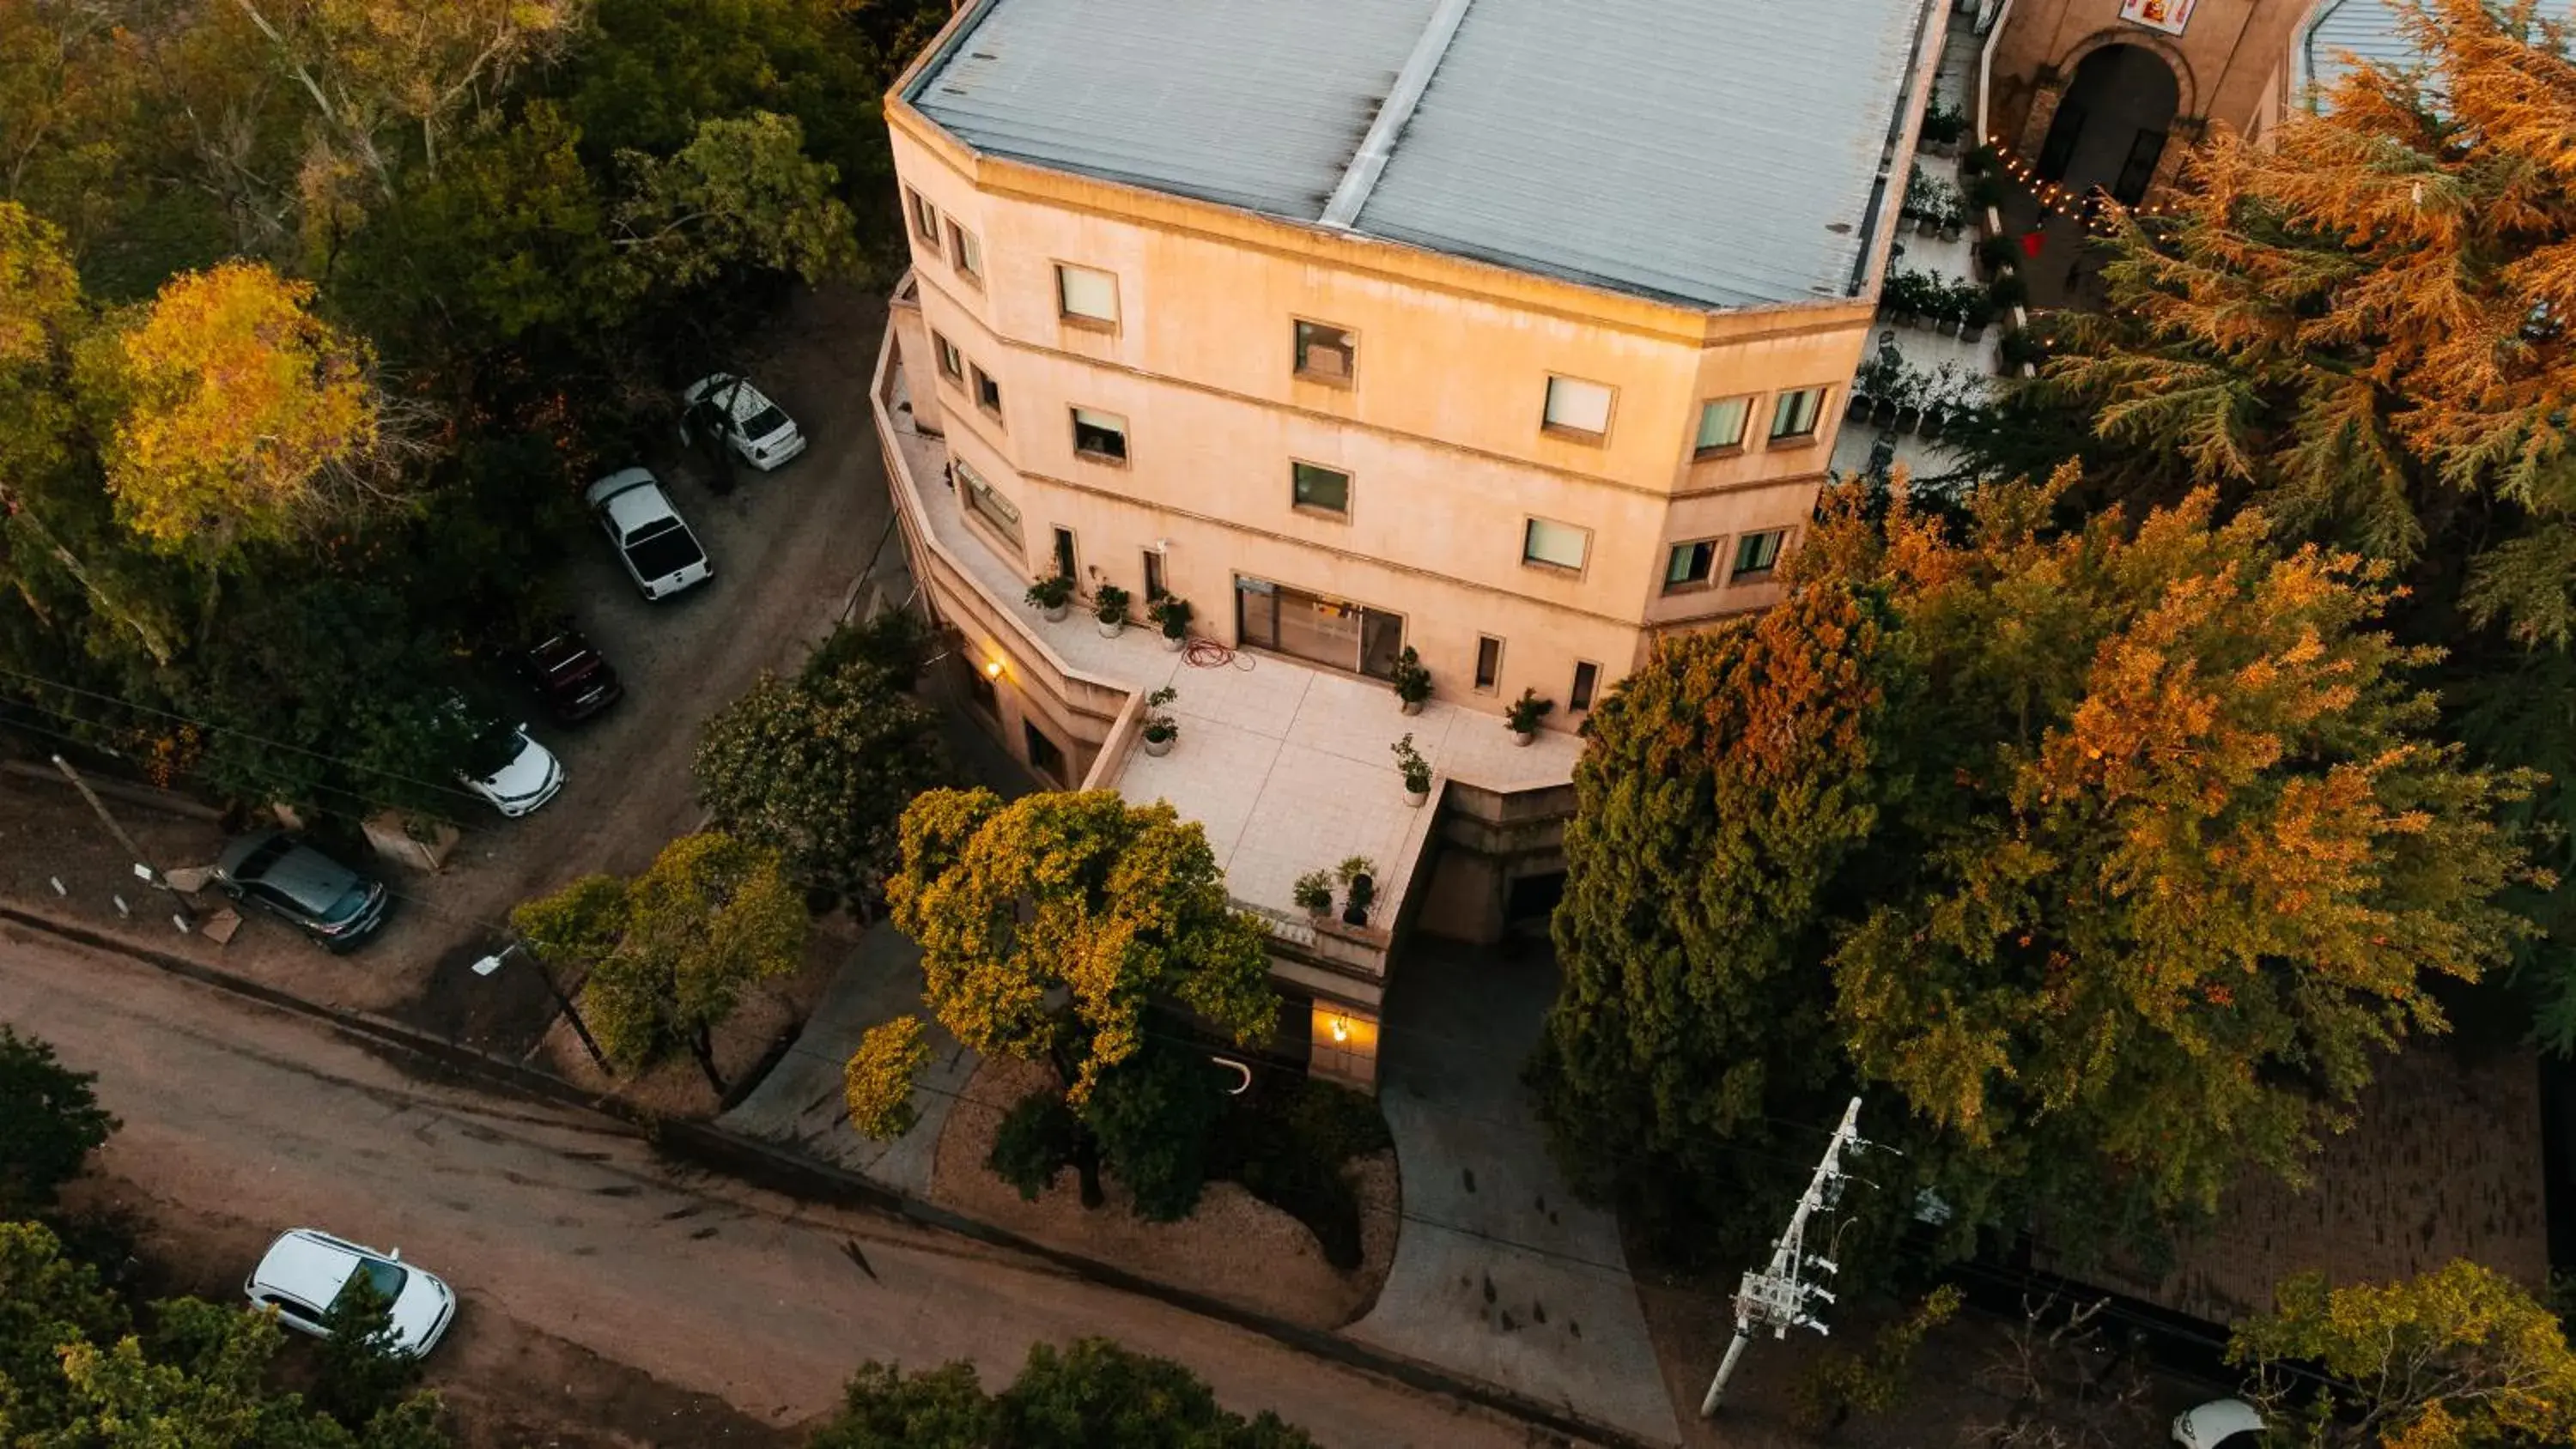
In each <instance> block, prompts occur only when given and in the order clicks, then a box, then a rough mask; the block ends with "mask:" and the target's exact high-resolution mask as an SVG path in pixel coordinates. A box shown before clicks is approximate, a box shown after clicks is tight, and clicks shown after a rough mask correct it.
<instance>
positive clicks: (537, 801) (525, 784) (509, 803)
mask: <svg viewBox="0 0 2576 1449" xmlns="http://www.w3.org/2000/svg"><path fill="white" fill-rule="evenodd" d="M503 751H507V752H508V754H509V763H508V764H506V765H503V766H502V767H501V768H499V769H497V770H495V771H493V772H492V773H491V774H489V775H486V776H484V777H483V778H481V779H479V780H478V779H476V778H475V777H474V776H472V775H460V776H458V777H457V778H458V779H461V780H463V781H464V782H465V787H466V788H467V789H469V790H472V791H473V792H474V793H475V794H477V795H480V796H482V797H483V798H484V799H485V800H488V801H490V802H491V804H492V808H493V809H495V810H498V811H500V812H501V813H502V814H503V815H506V816H508V817H510V818H511V819H513V820H516V819H518V818H519V817H520V816H522V815H525V814H528V813H529V812H531V811H533V810H535V809H536V808H537V807H538V806H540V805H543V804H544V803H546V802H547V801H549V800H551V799H553V798H555V792H556V791H558V790H561V789H562V788H563V782H564V767H563V761H561V760H558V759H556V758H555V754H554V751H552V750H549V749H547V748H546V747H545V746H543V745H541V744H538V743H537V742H536V741H535V740H532V739H530V738H528V727H527V726H526V725H519V726H516V727H515V728H513V729H511V730H510V731H509V732H508V734H507V735H506V736H505V737H504V738H503V739H501V740H500V741H499V742H498V743H497V747H496V748H495V749H494V751H493V753H494V754H495V755H498V754H500V753H501V752H503Z"/></svg>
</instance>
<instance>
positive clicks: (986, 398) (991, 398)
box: [974, 367, 1002, 422]
mask: <svg viewBox="0 0 2576 1449" xmlns="http://www.w3.org/2000/svg"><path fill="white" fill-rule="evenodd" d="M974 372H975V406H977V407H979V408H982V409H983V410H984V411H986V412H988V413H991V414H992V415H993V418H994V420H995V421H996V422H998V421H1000V420H1001V416H1002V385H1001V384H1000V383H998V382H995V381H993V374H991V373H989V372H986V371H985V370H984V369H982V368H980V367H978V368H976V369H974Z"/></svg>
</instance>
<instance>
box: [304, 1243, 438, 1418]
mask: <svg viewBox="0 0 2576 1449" xmlns="http://www.w3.org/2000/svg"><path fill="white" fill-rule="evenodd" d="M393 1309H394V1305H393V1300H392V1299H390V1298H387V1297H386V1296H385V1295H384V1293H383V1292H382V1291H381V1290H379V1289H378V1288H377V1287H376V1282H375V1279H373V1278H371V1277H369V1276H368V1275H367V1274H364V1273H358V1274H354V1275H352V1276H351V1277H350V1279H349V1282H348V1286H346V1287H344V1288H342V1289H341V1290H340V1292H339V1295H338V1296H337V1297H335V1298H333V1299H332V1300H331V1306H330V1307H329V1308H327V1309H325V1310H324V1311H323V1314H322V1332H323V1337H322V1340H321V1343H320V1346H319V1351H318V1354H317V1356H318V1357H319V1358H320V1359H321V1361H322V1373H321V1377H320V1379H319V1381H318V1382H317V1383H316V1385H315V1388H314V1397H315V1401H316V1402H317V1403H318V1404H319V1405H320V1406H321V1408H322V1410H323V1412H325V1413H327V1414H329V1415H330V1416H331V1417H332V1418H335V1419H337V1420H339V1421H340V1422H341V1423H343V1424H346V1425H349V1426H350V1427H352V1428H359V1427H363V1426H365V1425H366V1424H367V1423H368V1422H369V1421H371V1420H373V1419H374V1418H375V1417H376V1416H377V1415H378V1414H381V1413H384V1412H385V1411H386V1410H388V1409H391V1408H393V1407H394V1406H395V1405H396V1404H398V1403H399V1402H401V1400H402V1398H403V1396H404V1395H405V1394H407V1393H409V1392H410V1391H411V1389H412V1386H413V1385H415V1384H417V1383H419V1382H420V1360H419V1359H418V1358H415V1357H413V1356H412V1355H411V1354H409V1353H407V1352H405V1351H404V1350H403V1346H402V1336H401V1334H400V1333H399V1332H397V1331H396V1330H395V1328H394V1312H393Z"/></svg>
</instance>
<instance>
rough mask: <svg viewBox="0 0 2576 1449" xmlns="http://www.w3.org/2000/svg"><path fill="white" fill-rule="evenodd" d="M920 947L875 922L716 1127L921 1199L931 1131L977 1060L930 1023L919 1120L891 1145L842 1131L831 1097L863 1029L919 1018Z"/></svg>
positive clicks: (845, 1117)
mask: <svg viewBox="0 0 2576 1449" xmlns="http://www.w3.org/2000/svg"><path fill="white" fill-rule="evenodd" d="M921 984H922V983H921V950H920V948H919V947H917V946H915V945H913V943H912V941H911V939H910V938H909V937H907V936H905V935H904V934H903V933H902V932H901V931H898V930H896V929H895V928H894V926H893V924H892V923H891V922H887V921H879V922H877V923H876V924H875V925H874V926H872V927H870V928H869V929H868V933H867V934H866V935H864V936H862V937H860V938H859V944H858V949H857V950H856V951H854V952H852V953H851V956H850V959H849V960H848V961H847V962H845V963H844V964H843V965H842V967H841V969H840V972H839V973H838V974H837V975H835V976H834V977H833V978H832V984H831V987H830V988H829V989H828V990H826V991H825V992H824V993H823V999H822V1000H821V1001H819V1002H817V1003H816V1004H815V1007H814V1014H813V1016H812V1017H811V1018H809V1019H808V1020H807V1021H806V1023H805V1030H804V1031H803V1032H802V1033H801V1034H800V1035H798V1037H797V1038H796V1045H795V1046H793V1047H791V1048H789V1049H788V1052H787V1055H786V1057H785V1058H783V1059H782V1060H781V1061H780V1062H779V1063H778V1065H777V1066H775V1067H772V1068H771V1069H770V1072H769V1075H768V1076H767V1077H765V1078H763V1079H762V1080H761V1083H760V1086H759V1087H758V1088H756V1089H754V1090H753V1092H752V1094H751V1095H750V1096H748V1097H746V1098H744V1099H743V1100H742V1103H741V1104H740V1105H739V1106H737V1107H735V1108H734V1109H733V1110H732V1111H730V1112H727V1113H725V1114H724V1116H723V1117H721V1118H719V1119H717V1125H719V1126H722V1127H726V1128H730V1129H732V1130H733V1131H736V1132H740V1133H743V1134H744V1135H746V1136H751V1137H758V1138H761V1139H763V1140H766V1141H770V1142H776V1143H779V1144H782V1145H784V1146H788V1147H792V1148H794V1149H795V1150H796V1151H798V1152H801V1153H803V1154H805V1155H807V1156H809V1157H814V1158H818V1159H820V1160H822V1161H825V1162H830V1163H835V1164H837V1165H839V1166H841V1167H845V1168H848V1169H849V1170H851V1171H853V1172H856V1173H859V1174H861V1175H862V1176H865V1177H867V1178H869V1179H870V1180H872V1181H875V1182H877V1183H881V1184H883V1185H884V1186H886V1187H889V1188H892V1189H894V1190H896V1191H898V1192H902V1193H907V1194H910V1195H912V1196H915V1197H922V1196H926V1195H928V1193H929V1191H930V1168H931V1158H932V1154H933V1153H934V1152H936V1151H937V1150H938V1147H939V1129H940V1126H941V1125H942V1124H943V1123H945V1122H946V1121H947V1120H948V1109H949V1108H950V1107H951V1106H952V1105H954V1104H955V1103H956V1100H957V1094H958V1093H959V1092H962V1091H964V1090H966V1080H967V1078H969V1077H972V1076H973V1075H975V1066H976V1063H977V1061H978V1060H979V1058H978V1057H977V1056H976V1055H975V1054H974V1053H973V1052H971V1051H968V1050H967V1049H966V1048H964V1047H962V1046H960V1045H958V1044H957V1039H956V1038H955V1037H952V1036H950V1035H949V1034H948V1032H947V1030H946V1029H945V1028H943V1027H942V1026H940V1025H939V1023H937V1022H935V1021H933V1022H930V1023H929V1030H928V1031H927V1032H926V1033H925V1036H926V1037H927V1038H928V1040H929V1042H930V1048H931V1059H930V1066H929V1068H928V1069H927V1070H925V1071H924V1072H923V1073H922V1074H921V1076H920V1078H919V1079H918V1081H917V1082H916V1084H915V1085H914V1087H913V1093H912V1103H913V1106H914V1108H915V1109H916V1110H918V1111H919V1112H920V1113H921V1120H919V1121H918V1122H916V1123H914V1124H913V1128H912V1130H911V1131H910V1132H907V1133H905V1134H904V1135H903V1136H901V1137H899V1138H897V1139H895V1140H894V1141H892V1142H878V1141H875V1140H872V1139H870V1138H866V1137H862V1136H860V1135H859V1134H858V1132H856V1131H855V1130H853V1129H852V1128H851V1126H850V1110H849V1106H848V1104H847V1102H846V1101H845V1100H844V1098H843V1096H842V1091H841V1065H842V1063H843V1062H845V1061H847V1060H848V1059H849V1055H850V1053H851V1052H853V1051H856V1050H857V1049H858V1045H859V1038H861V1037H863V1036H865V1035H867V1031H868V1028H869V1027H872V1026H875V1025H877V1024H878V1023H879V1022H884V1021H891V1020H893V1019H894V1018H895V1017H898V1016H906V1015H918V1014H920V1013H921Z"/></svg>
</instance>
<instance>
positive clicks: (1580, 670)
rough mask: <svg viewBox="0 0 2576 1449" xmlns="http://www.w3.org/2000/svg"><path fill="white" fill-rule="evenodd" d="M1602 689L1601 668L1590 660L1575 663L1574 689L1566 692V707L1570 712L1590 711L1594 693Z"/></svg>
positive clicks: (1579, 660)
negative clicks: (1578, 710)
mask: <svg viewBox="0 0 2576 1449" xmlns="http://www.w3.org/2000/svg"><path fill="white" fill-rule="evenodd" d="M1600 687H1601V666H1600V665H1598V664H1595V663H1593V662H1592V661H1591V660H1588V659H1578V660H1576V661H1574V688H1572V689H1570V690H1568V691H1566V695H1565V707H1566V708H1567V709H1569V710H1577V709H1590V708H1591V707H1592V691H1594V690H1596V689H1598V688H1600Z"/></svg>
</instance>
